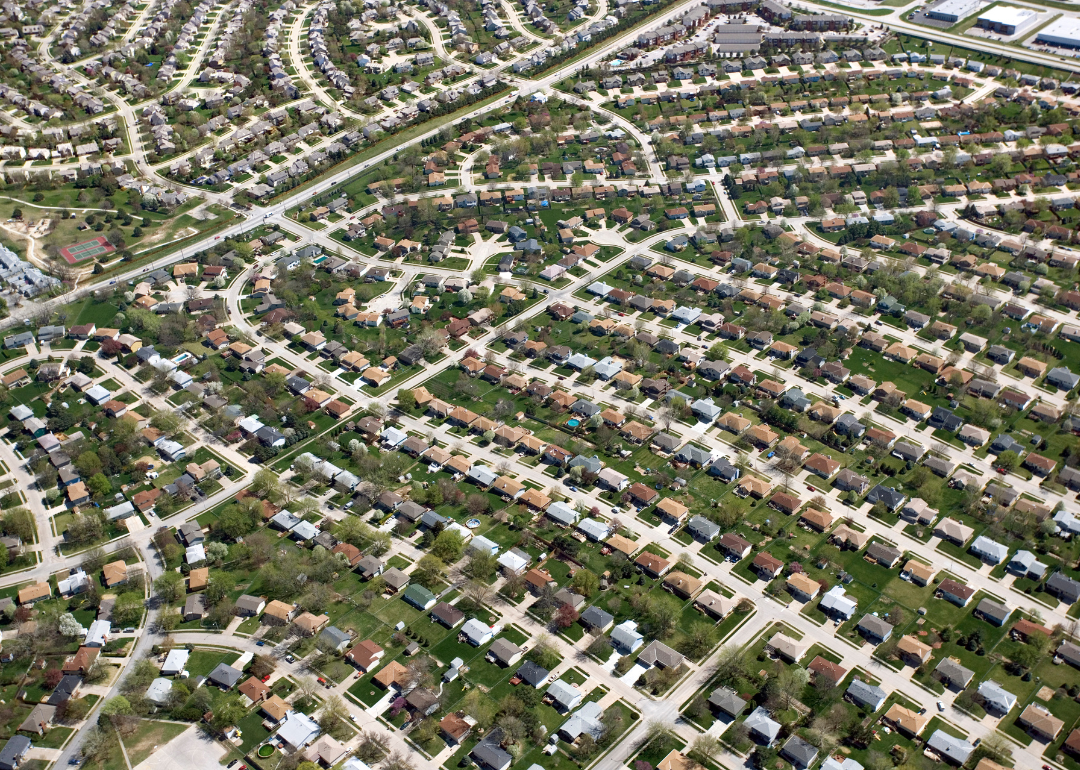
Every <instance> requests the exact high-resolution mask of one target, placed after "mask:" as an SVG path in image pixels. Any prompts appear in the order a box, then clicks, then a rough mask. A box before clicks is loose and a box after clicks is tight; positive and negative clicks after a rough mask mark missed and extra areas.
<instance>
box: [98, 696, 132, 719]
mask: <svg viewBox="0 0 1080 770" xmlns="http://www.w3.org/2000/svg"><path fill="white" fill-rule="evenodd" d="M101 713H102V715H104V716H107V717H110V716H116V715H123V714H131V713H133V712H132V709H131V701H129V700H128V699H127V698H125V697H124V696H123V695H117V696H115V697H112V698H109V700H107V701H105V703H104V705H102V707H101Z"/></svg>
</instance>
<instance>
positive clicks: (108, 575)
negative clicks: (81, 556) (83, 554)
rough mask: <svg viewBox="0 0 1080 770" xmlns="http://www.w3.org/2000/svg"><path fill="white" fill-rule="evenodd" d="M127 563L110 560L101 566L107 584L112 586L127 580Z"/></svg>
mask: <svg viewBox="0 0 1080 770" xmlns="http://www.w3.org/2000/svg"><path fill="white" fill-rule="evenodd" d="M127 572H128V569H127V565H126V564H125V563H124V562H122V561H114V562H109V563H108V564H106V565H105V566H104V567H102V568H101V574H102V576H103V577H104V578H105V585H106V586H112V585H115V584H117V583H123V582H124V581H125V580H127Z"/></svg>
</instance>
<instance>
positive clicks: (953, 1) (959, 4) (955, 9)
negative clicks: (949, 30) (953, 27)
mask: <svg viewBox="0 0 1080 770" xmlns="http://www.w3.org/2000/svg"><path fill="white" fill-rule="evenodd" d="M981 5H982V1H981V0H945V2H944V3H940V4H938V5H935V6H934V7H933V8H931V9H930V10H929V11H927V12H926V18H928V19H937V20H938V21H947V22H950V23H952V24H955V23H956V22H958V21H960V20H961V19H963V18H966V17H968V16H970V15H971V14H973V13H975V11H977V10H979V6H981Z"/></svg>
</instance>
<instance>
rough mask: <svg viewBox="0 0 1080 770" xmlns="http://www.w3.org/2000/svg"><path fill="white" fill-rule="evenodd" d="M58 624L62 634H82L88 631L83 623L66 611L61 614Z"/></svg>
mask: <svg viewBox="0 0 1080 770" xmlns="http://www.w3.org/2000/svg"><path fill="white" fill-rule="evenodd" d="M58 626H59V632H60V635H61V636H81V635H83V634H85V633H86V630H85V629H84V628H83V627H82V623H80V622H79V621H77V620H76V619H75V616H74V615H72V614H71V613H70V612H65V613H64V614H63V615H61V616H60V619H59V624H58Z"/></svg>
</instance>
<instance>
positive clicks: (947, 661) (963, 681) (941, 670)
mask: <svg viewBox="0 0 1080 770" xmlns="http://www.w3.org/2000/svg"><path fill="white" fill-rule="evenodd" d="M934 673H935V674H936V675H937V678H938V679H940V680H941V681H942V682H943V683H944V684H945V686H947V687H950V688H952V689H955V690H957V691H959V690H963V689H964V688H965V687H967V686H968V683H969V682H970V681H971V679H972V677H974V676H975V672H974V671H972V670H971V669H968V668H964V667H963V666H962V665H960V662H959V661H958V660H956V658H942V659H941V662H940V663H938V665H937V668H935V669H934Z"/></svg>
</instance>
